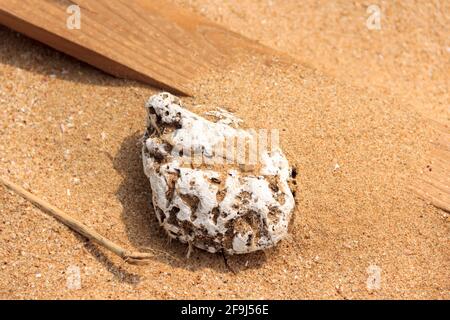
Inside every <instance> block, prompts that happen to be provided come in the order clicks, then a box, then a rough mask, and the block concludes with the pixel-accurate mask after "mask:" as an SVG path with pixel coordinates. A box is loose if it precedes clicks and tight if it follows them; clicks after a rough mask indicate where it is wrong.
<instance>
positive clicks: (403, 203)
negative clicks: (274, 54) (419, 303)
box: [0, 1, 450, 299]
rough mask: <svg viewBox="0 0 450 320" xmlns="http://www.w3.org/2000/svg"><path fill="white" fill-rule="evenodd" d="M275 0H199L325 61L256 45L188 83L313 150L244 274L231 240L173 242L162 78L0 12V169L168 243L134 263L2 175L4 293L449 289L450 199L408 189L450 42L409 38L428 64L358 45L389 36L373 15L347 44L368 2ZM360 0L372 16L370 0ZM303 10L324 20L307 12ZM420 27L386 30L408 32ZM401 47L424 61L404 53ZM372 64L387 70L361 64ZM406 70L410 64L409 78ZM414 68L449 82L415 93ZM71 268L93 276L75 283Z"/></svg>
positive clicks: (97, 218) (125, 239) (432, 294)
mask: <svg viewBox="0 0 450 320" xmlns="http://www.w3.org/2000/svg"><path fill="white" fill-rule="evenodd" d="M269 3H270V2H260V1H245V2H240V4H239V5H238V4H234V5H221V4H218V5H217V6H216V7H215V9H214V10H213V9H212V8H214V6H213V5H212V4H211V3H210V2H208V1H192V2H190V4H189V3H188V4H186V5H189V6H191V8H193V10H198V11H200V12H202V14H205V15H206V16H208V17H210V18H213V19H216V20H218V21H220V22H221V23H223V24H225V25H227V26H228V27H230V28H233V29H235V30H238V31H242V32H244V33H245V32H249V33H252V31H253V34H251V35H253V36H254V37H255V38H259V39H261V40H262V41H264V42H266V43H267V44H269V45H272V46H279V47H280V48H281V49H284V50H286V51H289V52H290V53H291V54H292V53H293V52H294V51H295V50H299V49H300V48H302V50H301V51H302V54H303V55H301V54H299V55H297V56H299V57H300V58H301V59H303V61H306V62H307V63H308V64H309V65H314V64H315V65H316V66H317V67H318V69H319V70H321V71H322V72H323V73H322V72H320V71H315V70H312V69H310V68H308V67H305V66H303V65H283V64H281V63H278V62H276V61H273V60H272V59H269V58H261V59H257V58H255V59H253V60H251V61H243V62H242V64H241V65H238V66H235V67H233V68H230V69H228V70H224V71H223V72H222V73H217V74H213V75H210V76H208V77H207V78H205V79H202V80H201V81H199V82H198V83H197V84H196V97H195V99H193V98H191V99H185V102H186V103H187V104H188V105H190V106H191V107H190V108H191V109H192V110H193V111H198V112H201V111H203V109H207V108H208V107H209V106H217V105H218V106H223V107H225V108H227V109H229V110H231V111H234V112H236V114H237V115H239V116H240V117H241V118H242V119H244V120H245V122H246V125H247V126H248V127H252V128H278V129H280V130H281V144H282V147H283V149H284V150H285V152H286V155H287V157H288V158H289V160H290V161H291V163H292V164H295V165H296V166H297V167H298V172H299V176H298V179H299V188H298V190H297V195H298V198H297V201H298V205H297V209H296V212H295V219H294V220H293V222H292V227H291V236H290V237H289V238H288V239H286V240H285V241H283V242H282V243H281V244H280V245H279V246H278V247H277V248H275V249H272V250H268V251H266V252H260V253H255V254H250V255H244V256H234V257H231V258H229V265H230V267H231V268H232V269H233V270H234V271H235V273H233V272H231V271H230V269H229V268H227V267H226V265H225V263H224V259H223V257H222V256H220V255H211V254H208V253H204V252H201V251H199V250H195V251H194V253H193V255H192V256H191V258H190V259H186V252H187V247H186V246H185V245H182V244H179V243H177V242H174V241H172V242H169V241H168V239H167V237H166V236H165V234H164V233H163V232H162V231H161V229H160V228H159V226H158V224H157V221H156V218H155V217H154V215H153V212H152V210H151V209H150V206H149V201H150V188H149V183H148V181H147V180H146V178H145V175H144V173H143V172H142V166H141V159H140V152H139V150H140V146H139V145H138V142H139V138H140V136H141V134H142V133H143V131H144V119H145V110H144V108H143V104H144V102H145V100H146V99H147V97H148V96H149V95H151V94H152V93H154V92H156V90H154V89H152V88H148V87H144V86H141V85H139V84H136V83H135V82H130V81H122V80H118V79H113V78H111V77H109V76H107V75H104V74H102V73H101V72H98V71H97V70H94V69H93V68H90V67H88V66H86V65H84V64H81V63H78V62H77V61H75V60H73V59H71V58H68V57H66V56H64V55H61V54H59V53H56V52H54V51H52V50H51V49H48V48H46V47H43V46H41V45H39V44H36V43H35V42H33V41H31V40H29V39H25V38H23V37H21V36H18V35H17V34H15V33H13V32H11V31H9V30H6V29H4V28H0V38H1V39H2V46H1V47H0V79H1V82H0V103H1V105H2V110H1V112H0V133H1V137H2V143H1V144H0V174H2V175H6V176H8V177H10V179H11V180H13V181H16V182H22V183H23V185H24V187H26V188H27V189H29V190H32V191H33V192H34V193H35V194H37V195H39V196H41V197H43V198H45V199H46V200H48V201H50V202H51V203H53V204H55V205H57V206H58V207H59V208H61V209H63V210H65V211H66V212H68V213H70V214H71V215H72V216H74V217H76V218H78V219H80V220H81V221H83V222H85V223H86V224H88V225H89V226H91V227H93V228H95V229H96V230H97V231H99V232H100V233H102V234H103V235H105V236H107V237H108V238H110V239H112V240H114V241H116V242H118V243H120V244H121V245H123V246H126V247H133V248H143V247H149V248H152V249H154V250H159V251H160V252H162V253H161V254H158V255H156V256H155V259H154V261H151V262H150V263H149V264H148V265H147V266H131V265H128V264H125V263H123V262H122V261H120V259H118V258H116V257H114V256H112V255H110V254H109V253H107V252H105V251H103V250H99V249H97V248H96V247H95V246H93V245H90V244H88V243H86V241H85V240H84V239H83V238H81V237H79V236H77V235H76V234H74V233H72V232H71V231H69V230H68V229H67V228H66V227H64V226H62V225H60V224H59V223H57V222H56V221H55V220H54V219H52V218H49V217H48V216H46V215H45V214H44V213H42V212H41V211H40V210H38V209H36V208H34V207H33V206H31V205H30V204H28V203H27V202H26V201H24V200H22V199H21V198H19V197H17V196H16V195H14V194H12V193H10V192H9V191H7V190H6V189H4V188H2V187H0V244H1V245H0V297H1V298H223V297H226V298H261V299H268V298H283V299H295V298H337V299H341V298H370V299H371V298H446V299H448V298H450V293H449V288H450V281H449V275H450V271H449V270H450V259H449V257H450V250H449V245H448V244H449V239H448V235H449V228H448V215H447V214H446V213H445V212H443V211H440V210H438V209H435V208H434V207H432V206H430V205H428V204H426V203H424V202H423V201H421V200H420V199H418V198H416V197H415V196H414V195H413V194H412V193H411V192H410V191H409V189H408V185H409V184H410V183H411V181H412V180H413V179H415V177H416V174H417V173H418V172H419V171H420V170H421V169H423V168H424V167H425V166H426V165H427V159H426V158H425V156H424V154H425V152H426V151H427V150H428V148H429V144H428V141H429V140H430V139H432V138H433V136H434V131H433V130H432V128H430V127H429V126H428V123H427V121H426V120H424V117H423V116H421V115H419V114H418V113H416V112H415V110H418V111H420V112H422V113H423V112H428V114H429V115H430V117H432V118H433V119H439V120H443V121H445V120H446V119H448V115H445V112H444V111H445V109H444V108H445V106H444V105H443V103H444V102H448V101H446V100H445V99H448V85H447V84H448V81H449V78H448V75H447V74H445V73H444V72H443V70H441V72H439V71H436V73H434V74H435V75H437V76H436V77H438V78H436V79H435V80H433V79H429V78H424V79H423V82H421V81H416V80H417V79H418V78H417V77H419V76H420V75H422V67H423V66H424V65H426V64H427V63H428V64H433V65H436V66H439V67H440V66H442V67H444V66H445V64H447V65H448V54H447V55H445V53H446V52H445V50H444V52H443V53H442V52H441V51H439V50H430V52H431V53H430V54H431V56H432V58H430V57H425V56H424V57H422V56H421V55H420V52H421V51H420V50H419V49H417V48H418V47H420V46H419V45H418V41H419V40H418V39H416V38H411V39H413V40H411V41H412V42H411V43H410V44H408V45H409V46H410V48H411V49H413V50H412V51H411V50H409V51H408V52H409V54H411V55H412V58H411V59H412V60H411V61H413V60H416V61H418V63H417V64H410V65H409V64H408V63H409V62H410V60H408V59H406V58H402V57H398V56H397V55H390V54H387V53H386V55H385V56H384V59H385V61H387V62H386V64H385V65H384V64H383V65H378V64H377V63H375V62H374V63H373V64H371V63H369V64H367V63H366V64H365V63H364V62H363V61H362V60H357V61H355V60H352V61H349V60H348V59H350V58H349V57H351V54H352V53H351V52H353V51H354V50H356V51H358V52H364V54H367V55H370V53H371V52H372V51H371V50H375V49H373V48H371V47H370V46H369V45H367V47H361V46H362V44H363V43H365V40H367V37H369V36H368V35H367V34H366V33H367V30H366V29H361V28H359V29H357V30H356V29H351V30H353V32H352V39H354V41H355V42H354V43H356V45H355V44H354V43H353V42H352V44H351V45H352V46H353V45H355V47H354V48H353V49H351V50H350V49H348V50H350V51H348V52H347V51H346V50H344V52H343V53H342V54H336V52H335V51H333V50H332V48H333V47H340V45H341V42H340V40H339V39H341V38H339V37H336V35H339V28H341V27H342V28H344V27H346V26H348V27H349V28H351V26H352V25H353V26H356V25H357V24H358V23H360V22H361V21H364V20H361V19H363V18H361V17H360V16H359V15H358V14H356V13H355V12H354V11H353V10H354V8H353V7H348V5H346V4H345V3H343V4H341V5H339V6H337V5H336V6H332V7H330V5H325V4H324V5H323V6H319V5H317V6H315V5H314V6H312V5H305V8H304V9H302V10H298V11H296V10H297V9H296V10H293V8H292V6H291V4H290V2H288V1H286V2H283V3H282V4H280V5H272V6H271V7H272V8H273V10H275V12H276V14H274V13H273V12H272V13H271V11H269V9H268V6H269ZM352 6H353V5H352ZM356 6H357V8H360V9H358V10H360V11H361V10H362V11H361V12H362V14H363V16H364V17H365V15H364V13H365V10H364V5H356ZM421 6H422V5H420V4H417V3H416V4H413V3H411V4H407V5H404V7H401V8H397V7H395V8H392V7H390V9H389V10H390V11H389V12H391V14H394V13H395V12H403V14H402V15H401V17H402V18H399V19H400V20H401V19H406V16H407V15H406V13H405V12H408V9H410V10H412V9H411V8H415V9H414V10H416V9H417V8H419V9H420V10H419V9H417V12H418V13H417V16H418V17H422V16H423V17H428V16H427V15H434V14H435V13H434V11H433V10H436V8H434V7H432V6H430V7H428V6H423V8H422V7H421ZM202 8H206V10H204V9H202ZM220 8H222V9H220ZM264 8H265V9H264ZM352 8H353V9H352ZM361 8H362V9H361ZM338 9H339V10H338ZM310 10H312V11H310ZM314 10H316V11H314ZM327 10H328V11H327ZM441 10H443V9H441ZM319 11H320V12H321V15H314V14H313V12H319ZM283 12H284V13H283ZM342 12H346V14H345V15H343V14H342ZM358 12H359V11H358ZM442 12H443V11H442ZM282 13H283V14H282ZM296 14H297V15H298V16H297V19H296V16H295V15H296ZM304 15H306V16H308V17H309V23H307V22H306V21H308V19H306V21H304V20H303V19H299V17H302V16H304ZM323 16H326V17H334V16H336V17H341V19H337V18H336V19H331V20H326V19H322V18H321V17H323ZM281 17H283V18H281ZM355 17H358V18H357V21H355V19H354V18H355ZM440 19H441V20H442V19H444V18H443V17H441V18H440ZM324 20H326V21H328V22H327V23H326V24H324V23H325V21H324ZM406 20H407V19H406ZM417 20H418V21H419V20H420V21H422V20H421V19H419V18H418V19H417ZM441 20H439V19H438V18H436V19H434V20H427V23H425V24H424V25H422V27H421V29H420V30H421V33H420V34H423V35H428V34H434V35H435V38H432V37H426V39H427V40H428V41H430V42H433V41H434V42H433V43H440V44H443V45H445V43H444V41H448V39H446V38H445V37H446V36H447V35H445V34H444V32H443V28H441V27H440V25H439V23H440V22H439V21H441ZM263 21H265V22H264V23H263ZM336 21H338V22H339V24H338V25H339V26H341V27H336V25H334V24H333V22H336ZM407 21H409V22H408V23H412V22H411V21H410V20H407ZM432 22H433V23H432ZM296 23H302V24H305V25H304V26H307V27H308V28H300V27H299V26H297V24H296ZM265 24H269V26H267V27H264V25H265ZM275 27H278V28H280V29H279V32H274V28H275ZM251 28H253V29H251ZM264 28H267V29H264ZM269 30H272V31H270V32H269ZM294 30H295V32H294ZM308 30H309V34H310V35H309V36H308V37H306V36H305V35H306V34H308ZM319 30H322V32H320V31H319ZM409 31H410V30H409V29H407V28H406V29H401V30H397V31H396V32H394V30H391V31H389V32H390V33H389V32H388V31H386V32H388V33H389V36H390V37H392V39H394V38H395V37H399V38H401V39H403V38H404V39H410V38H409V37H412V36H411V33H410V32H409ZM297 32H298V33H297ZM382 32H384V31H382ZM297 37H298V38H297ZM295 39H299V40H295ZM301 39H306V40H303V41H300V40H301ZM414 39H415V40H414ZM378 41H380V44H383V50H387V51H386V52H394V51H395V50H396V48H397V50H399V49H398V48H399V47H398V45H399V44H398V42H397V41H393V42H392V43H391V42H388V41H385V40H383V41H382V39H378ZM414 41H415V42H414ZM358 44H359V45H360V46H358ZM347 45H348V46H350V44H347ZM315 47H317V48H320V52H321V54H320V55H319V56H314V50H315ZM349 48H350V47H349ZM364 48H365V49H364ZM389 48H391V50H392V51H389ZM444 49H445V47H444ZM317 50H319V49H317ZM327 50H330V51H327ZM299 51H300V50H299ZM366 51H367V52H366ZM375 51H376V50H375ZM375 51H373V52H375ZM373 52H372V53H373ZM419 57H420V59H419ZM327 59H328V62H327ZM332 59H334V60H332ZM350 60H351V59H350ZM399 60H400V61H405V63H406V64H407V65H408V66H409V67H405V69H402V68H399V69H396V68H390V67H389V66H394V65H395V66H396V65H398V61H399ZM336 61H338V63H336ZM368 61H371V60H370V59H369V60H368ZM363 64H364V65H366V68H367V69H369V70H372V72H369V73H367V74H366V73H364V72H363V70H362V69H361V68H362V65H363ZM377 66H378V67H377ZM346 68H348V70H351V72H347V73H346V72H345V70H346ZM377 68H378V69H377ZM394 69H395V70H394ZM402 70H407V72H406V71H405V72H406V73H407V76H405V78H404V79H403V78H402V79H401V80H398V81H396V80H395V79H397V78H396V77H397V76H398V74H399V72H403V71H402ZM436 70H440V69H439V68H436ZM330 73H332V75H334V76H336V77H337V78H338V80H334V77H333V76H330ZM371 75H373V77H374V78H369V76H370V77H371ZM375 75H376V76H375ZM350 78H351V79H350ZM375 78H377V79H378V80H374V79H375ZM372 81H373V83H372ZM389 81H391V83H399V85H398V86H395V88H394V86H391V85H390V84H389ZM434 81H435V82H434ZM345 83H348V84H345ZM361 83H362V84H364V85H361ZM416 83H421V85H424V86H426V87H427V88H428V87H429V88H431V87H433V85H436V84H440V85H441V86H444V87H443V89H442V92H441V93H442V95H440V94H435V91H427V90H421V89H420V88H417V89H415V90H417V92H421V95H422V96H418V97H417V100H414V101H413V102H411V103H409V104H408V103H405V99H406V97H407V96H408V95H410V94H411V90H412V89H411V88H412V87H408V86H414V85H415V84H416ZM369 86H370V88H369ZM402 86H403V87H402ZM436 90H437V89H436ZM446 95H447V98H446ZM414 96H415V95H414ZM421 99H425V100H427V101H428V104H427V105H425V104H421V101H422V100H421ZM195 105H201V106H198V107H195ZM411 106H413V107H411ZM447 107H448V106H447ZM446 117H447V118H446ZM336 164H338V165H339V168H338V169H336ZM74 268H75V269H78V270H79V271H80V275H81V288H73V286H71V285H70V283H69V285H68V282H67V281H68V278H69V279H70V275H71V271H70V270H73V269H74ZM368 268H369V270H374V269H376V270H379V271H380V274H381V283H380V288H379V289H375V290H369V289H368V287H367V280H368V277H370V273H371V272H368Z"/></svg>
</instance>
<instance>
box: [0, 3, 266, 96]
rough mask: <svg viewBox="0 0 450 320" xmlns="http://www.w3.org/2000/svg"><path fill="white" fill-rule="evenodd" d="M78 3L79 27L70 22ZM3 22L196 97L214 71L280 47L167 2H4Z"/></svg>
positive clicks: (106, 66) (108, 67)
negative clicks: (197, 83) (194, 86)
mask: <svg viewBox="0 0 450 320" xmlns="http://www.w3.org/2000/svg"><path fill="white" fill-rule="evenodd" d="M74 4H75V5H78V6H79V7H80V12H81V19H80V20H81V24H80V26H81V28H80V29H79V30H78V29H74V30H71V29H69V28H68V27H67V19H68V18H69V17H70V13H68V12H67V8H68V7H69V6H70V5H74ZM0 24H3V25H5V26H7V27H9V28H11V29H13V30H16V31H18V32H21V33H23V34H25V35H27V36H29V37H31V38H34V39H36V40H38V41H41V42H43V43H45V44H47V45H49V46H51V47H53V48H55V49H56V50H59V51H62V52H64V53H66V54H68V55H71V56H73V57H75V58H77V59H79V60H82V61H84V62H87V63H88V64H91V65H93V66H95V67H97V68H99V69H101V70H103V71H105V72H107V73H110V74H113V75H115V76H118V77H123V78H129V79H134V80H138V81H143V82H146V83H149V84H152V85H155V86H157V87H161V88H164V89H168V90H171V91H172V92H174V93H178V94H188V95H191V94H192V91H191V88H190V86H189V84H190V82H191V81H192V80H193V79H194V78H196V77H199V76H201V75H202V74H205V72H208V71H209V70H210V69H211V68H215V67H217V66H220V67H222V68H223V67H225V66H226V65H227V64H228V63H230V62H232V61H234V60H235V58H236V57H237V56H238V55H240V54H244V55H248V54H251V53H252V52H254V51H259V52H271V51H272V50H271V49H268V48H266V47H264V46H262V45H260V44H258V43H257V42H255V41H251V40H249V39H247V38H245V37H243V36H240V35H238V34H236V33H234V32H231V31H228V30H226V29H224V28H223V27H221V26H219V25H217V24H214V23H212V22H210V21H208V20H207V19H205V18H203V17H200V16H198V15H195V14H193V13H191V12H188V11H187V10H185V9H182V8H180V7H176V6H173V5H172V4H169V3H167V2H165V1H161V0H158V1H152V0H133V1H129V0H95V1H91V0H71V1H69V0H0Z"/></svg>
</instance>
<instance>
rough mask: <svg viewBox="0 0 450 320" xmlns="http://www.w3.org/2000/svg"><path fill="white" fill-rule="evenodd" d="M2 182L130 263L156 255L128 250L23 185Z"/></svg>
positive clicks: (1, 179)
mask: <svg viewBox="0 0 450 320" xmlns="http://www.w3.org/2000/svg"><path fill="white" fill-rule="evenodd" d="M0 184H3V185H4V186H6V187H7V188H8V189H10V190H12V191H14V192H15V193H17V194H18V195H20V196H22V197H23V198H25V199H26V200H28V201H30V202H31V203H32V204H33V205H35V206H37V207H39V208H40V209H41V210H43V211H45V212H46V213H48V214H49V215H51V216H52V217H54V218H56V219H57V220H58V221H60V222H62V223H63V224H65V225H66V226H67V227H69V228H70V229H72V230H74V231H75V232H77V233H79V234H81V235H82V236H84V237H86V238H88V239H89V240H91V241H93V242H96V243H97V244H99V245H101V246H102V247H104V248H106V249H108V250H109V251H111V252H113V253H115V254H116V255H118V256H119V257H121V258H122V259H123V260H125V261H126V262H128V263H133V264H139V263H143V262H145V261H146V260H148V259H151V258H154V255H153V254H152V253H146V252H133V251H129V250H126V249H124V248H122V247H120V246H119V245H117V244H115V243H114V242H112V241H111V240H109V239H107V238H105V237H103V236H102V235H101V234H99V233H97V232H96V231H95V230H92V229H91V228H89V227H88V226H86V225H84V224H83V223H81V222H79V221H78V220H75V219H74V218H72V217H71V216H69V215H68V214H66V213H65V212H63V211H61V210H60V209H58V208H56V207H55V206H53V205H51V204H50V203H48V202H47V201H45V200H43V199H40V198H38V197H37V196H35V195H34V194H32V193H30V192H28V191H27V190H25V189H24V188H22V187H21V186H19V185H17V184H15V183H13V182H11V181H9V180H8V179H6V178H4V177H0Z"/></svg>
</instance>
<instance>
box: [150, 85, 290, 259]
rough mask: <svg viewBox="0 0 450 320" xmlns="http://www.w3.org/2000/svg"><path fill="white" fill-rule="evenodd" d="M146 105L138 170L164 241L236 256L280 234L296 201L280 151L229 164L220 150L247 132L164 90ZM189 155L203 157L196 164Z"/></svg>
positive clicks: (285, 229)
mask: <svg viewBox="0 0 450 320" xmlns="http://www.w3.org/2000/svg"><path fill="white" fill-rule="evenodd" d="M146 108H147V111H148V125H147V132H146V134H145V136H144V143H143V149H142V155H143V165H144V171H145V174H146V175H147V177H148V178H149V180H150V185H151V189H152V202H153V207H154V210H155V213H156V216H157V218H158V220H159V222H160V224H161V226H162V227H163V228H164V229H165V230H166V232H167V233H168V235H169V236H170V237H171V238H175V239H178V240H180V241H182V242H184V243H189V244H190V245H193V246H195V247H198V248H201V249H204V250H207V251H209V252H217V251H221V250H223V251H224V252H226V253H228V254H240V253H248V252H252V251H256V250H260V249H266V248H269V247H272V246H274V245H275V244H276V243H278V242H279V241H280V240H281V239H282V238H283V237H284V236H286V235H287V232H288V224H289V221H290V219H291V215H292V211H293V209H294V205H295V201H294V197H293V195H292V192H291V189H290V186H289V185H290V182H292V181H293V179H292V177H291V175H292V170H291V169H290V167H289V164H288V161H287V159H286V158H285V156H284V155H283V153H282V151H281V150H279V149H276V150H272V151H271V152H268V151H264V152H262V153H260V161H259V163H258V164H256V165H251V166H247V165H242V164H241V165H240V164H238V163H232V162H231V160H233V159H231V160H230V157H229V154H227V153H226V152H219V151H220V150H221V149H220V147H221V146H223V145H224V142H225V141H226V139H232V138H241V139H244V140H245V141H246V143H248V145H254V144H256V142H255V141H254V139H255V137H254V136H252V135H251V134H249V133H248V132H247V131H244V130H241V129H237V128H233V127H231V126H230V125H229V123H228V122H225V121H220V119H219V120H218V121H217V122H211V121H208V120H206V119H204V118H202V117H200V116H198V115H196V114H194V113H192V112H190V111H188V110H186V109H184V108H183V107H182V104H181V101H180V100H179V99H178V98H176V97H174V96H173V95H171V94H169V93H166V92H164V93H160V94H158V95H154V96H152V97H151V98H150V99H149V101H148V102H147V104H146ZM228 119H230V115H228ZM233 119H234V118H233ZM222 120H223V119H222ZM238 122H239V121H236V120H235V119H234V120H233V125H236V124H237V123H238ZM191 150H192V151H191ZM193 154H195V155H197V156H199V157H200V160H201V159H203V161H202V162H199V163H196V161H195V159H198V158H195V157H194V158H192V157H191V156H192V155H193ZM231 158H233V157H231ZM248 168H251V169H250V170H248ZM244 169H247V170H244Z"/></svg>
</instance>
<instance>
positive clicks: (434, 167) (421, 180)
mask: <svg viewBox="0 0 450 320" xmlns="http://www.w3.org/2000/svg"><path fill="white" fill-rule="evenodd" d="M431 124H432V125H433V126H434V128H436V129H437V131H438V135H439V136H438V137H437V139H436V141H435V142H434V143H433V144H432V147H431V150H430V153H429V155H428V156H429V161H428V166H427V167H426V168H424V169H423V173H422V174H421V175H420V176H419V177H418V179H417V180H416V181H415V183H414V184H413V185H412V190H414V191H415V192H416V193H417V194H418V195H419V196H420V197H421V198H422V199H424V200H426V201H428V202H429V203H431V204H433V205H434V206H436V207H438V208H440V209H442V210H444V211H446V212H450V128H449V127H448V125H443V124H440V123H437V122H435V121H432V122H431Z"/></svg>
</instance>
